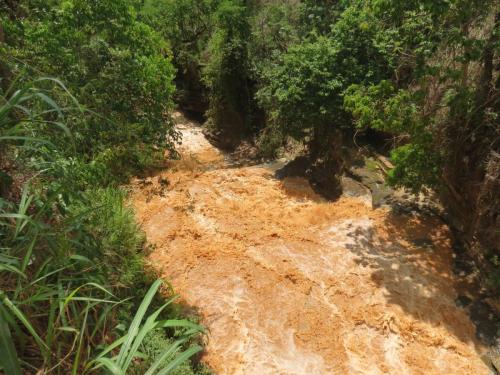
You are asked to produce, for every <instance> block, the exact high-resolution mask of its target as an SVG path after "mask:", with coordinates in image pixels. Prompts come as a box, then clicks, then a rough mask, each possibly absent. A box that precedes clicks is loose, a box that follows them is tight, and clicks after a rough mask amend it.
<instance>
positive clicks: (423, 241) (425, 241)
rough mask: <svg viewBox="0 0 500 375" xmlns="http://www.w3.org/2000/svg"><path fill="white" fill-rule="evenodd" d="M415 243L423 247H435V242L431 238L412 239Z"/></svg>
mask: <svg viewBox="0 0 500 375" xmlns="http://www.w3.org/2000/svg"><path fill="white" fill-rule="evenodd" d="M412 242H413V244H414V245H415V246H418V247H423V248H426V249H432V248H434V242H432V240H431V239H430V238H416V239H414V240H412Z"/></svg>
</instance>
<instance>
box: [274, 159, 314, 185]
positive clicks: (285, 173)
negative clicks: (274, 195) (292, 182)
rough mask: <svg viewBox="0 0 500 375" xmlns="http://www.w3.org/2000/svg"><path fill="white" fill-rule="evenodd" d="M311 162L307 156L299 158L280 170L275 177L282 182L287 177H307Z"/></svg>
mask: <svg viewBox="0 0 500 375" xmlns="http://www.w3.org/2000/svg"><path fill="white" fill-rule="evenodd" d="M310 166H311V162H310V160H309V158H307V157H306V156H298V157H296V158H295V159H293V160H292V161H291V162H289V163H287V164H286V165H285V166H284V167H282V168H280V169H278V170H277V171H276V172H275V173H274V176H275V177H276V178H277V179H279V180H282V179H284V178H286V177H306V175H307V170H308V169H309V168H310Z"/></svg>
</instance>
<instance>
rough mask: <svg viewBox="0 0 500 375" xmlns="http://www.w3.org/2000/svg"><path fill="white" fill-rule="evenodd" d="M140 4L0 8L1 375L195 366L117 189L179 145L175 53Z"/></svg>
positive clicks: (184, 329)
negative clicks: (174, 117)
mask: <svg viewBox="0 0 500 375" xmlns="http://www.w3.org/2000/svg"><path fill="white" fill-rule="evenodd" d="M137 5H138V4H137V3H135V2H134V1H129V0H113V1H87V0H85V1H83V0H82V1H80V0H72V1H51V2H45V1H39V2H37V1H29V2H17V1H14V2H7V3H3V2H2V4H1V5H0V11H1V13H0V21H1V23H0V25H1V26H0V42H1V45H0V68H1V82H0V86H1V89H0V243H1V245H0V248H1V251H0V368H3V371H4V372H5V373H6V374H9V375H10V374H21V373H41V372H43V373H57V374H70V373H71V374H83V373H102V372H103V371H104V372H107V373H113V374H125V373H138V374H143V373H145V372H146V371H148V373H149V374H166V373H172V371H174V372H175V373H177V374H193V373H194V371H195V370H193V368H192V367H191V365H190V363H189V362H186V360H187V359H188V358H189V357H190V356H192V355H193V354H194V353H196V352H198V351H199V350H201V348H200V347H199V346H196V345H192V344H193V340H194V336H195V335H197V334H198V333H200V332H201V331H202V329H201V327H199V326H198V325H196V324H193V323H191V322H190V321H187V320H183V319H175V318H177V317H179V314H178V312H177V308H176V307H175V306H174V305H172V304H171V302H172V301H173V300H169V301H164V300H163V298H162V297H160V296H159V295H158V293H157V291H158V289H159V287H160V283H159V282H155V283H154V284H152V283H153V281H154V277H153V275H149V274H148V273H147V272H146V271H145V269H144V267H145V264H144V260H143V259H144V255H143V254H144V250H146V249H147V248H146V243H145V239H144V236H143V234H142V232H141V231H140V230H139V228H138V226H137V224H136V223H135V220H134V216H133V212H132V211H131V209H130V208H128V207H126V206H125V204H124V199H125V196H126V193H125V191H124V190H123V189H121V188H119V184H121V183H122V182H125V181H126V180H127V178H128V177H129V176H131V175H133V174H136V173H139V172H142V171H143V170H145V169H148V168H152V167H155V166H156V165H158V163H159V162H161V160H162V158H163V154H164V152H165V151H166V150H170V151H174V150H173V145H174V143H175V141H176V139H177V135H176V133H175V132H174V130H173V127H172V125H171V120H170V117H169V116H170V111H171V110H172V108H173V95H174V84H173V78H174V73H175V69H174V67H173V66H172V64H171V58H170V51H169V48H168V45H167V43H166V42H165V40H164V39H163V38H162V37H161V35H159V34H157V33H156V32H155V31H154V30H153V29H152V28H151V27H150V26H148V25H147V24H145V23H144V22H141V21H140V20H139V19H138V16H137V11H138V8H137ZM33 77H41V78H33ZM43 77H58V78H57V79H55V78H43ZM150 286H151V288H150ZM148 290H149V291H148ZM164 292H165V293H169V290H168V289H167V288H164ZM141 300H142V302H141ZM168 318H170V320H169V319H168ZM139 358H140V359H139ZM200 371H204V370H200Z"/></svg>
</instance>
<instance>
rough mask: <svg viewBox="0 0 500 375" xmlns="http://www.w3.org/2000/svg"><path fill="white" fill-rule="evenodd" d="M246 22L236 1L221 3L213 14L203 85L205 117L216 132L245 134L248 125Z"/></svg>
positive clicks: (227, 0)
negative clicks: (228, 130) (206, 104)
mask: <svg viewBox="0 0 500 375" xmlns="http://www.w3.org/2000/svg"><path fill="white" fill-rule="evenodd" d="M248 21H249V20H248V13H247V8H246V7H245V6H244V4H243V2H241V1H239V0H224V1H222V2H221V3H220V5H219V6H218V8H217V11H216V12H215V13H214V33H213V35H212V37H211V39H210V41H209V43H208V46H207V55H208V61H207V64H206V66H205V68H204V70H203V82H204V83H205V84H206V86H207V88H208V92H209V102H210V105H209V110H208V117H209V119H210V123H211V125H212V127H214V128H216V129H217V128H228V127H233V128H234V129H235V130H236V131H239V132H245V131H248V129H249V126H250V124H251V89H250V87H249V80H250V69H249V60H248V40H249V36H250V25H249V22H248Z"/></svg>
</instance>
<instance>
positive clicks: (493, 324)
mask: <svg viewBox="0 0 500 375" xmlns="http://www.w3.org/2000/svg"><path fill="white" fill-rule="evenodd" d="M349 237H350V238H351V239H352V243H351V244H347V245H346V248H347V249H348V250H349V251H351V252H353V253H354V254H356V255H357V261H356V262H357V263H358V264H361V265H363V266H365V267H369V268H370V269H371V270H372V274H371V278H372V280H373V282H374V283H375V284H376V285H377V286H378V287H380V288H384V290H386V291H387V292H386V298H387V300H388V302H390V303H392V304H396V305H398V306H400V307H401V308H402V309H403V310H404V311H405V313H408V314H410V315H411V316H413V317H414V318H416V319H418V320H419V321H424V322H427V323H430V324H431V325H432V326H443V327H444V328H446V330H447V331H448V332H450V333H452V334H453V335H455V336H456V337H457V338H459V339H460V340H461V341H463V342H466V343H474V345H475V346H476V348H477V349H479V347H478V346H477V344H478V341H477V340H475V338H478V339H480V340H481V341H482V342H483V344H486V345H494V344H495V342H496V340H497V339H498V328H499V327H500V326H499V320H498V317H496V316H491V311H492V310H488V309H487V308H485V306H484V303H483V304H480V303H479V304H471V308H470V311H466V310H465V309H464V306H463V305H460V303H458V301H457V299H456V295H455V285H456V281H457V280H456V279H457V276H456V275H454V273H453V270H452V267H451V253H450V243H449V239H448V235H447V233H446V231H444V227H443V224H442V223H441V222H440V220H439V219H438V218H436V217H432V216H427V215H425V216H421V215H416V214H401V213H395V212H391V213H390V214H389V215H388V216H387V217H386V219H385V220H384V222H383V224H382V225H380V228H374V229H371V230H367V229H364V228H358V229H357V230H355V231H354V232H352V233H351V234H349ZM468 313H469V314H470V318H471V320H472V321H473V322H474V323H475V325H476V330H474V329H473V328H472V326H471V324H468V323H467V320H468V319H469V318H468V317H467V315H469V314H468ZM481 314H482V315H481ZM474 315H476V316H474ZM478 315H481V316H480V317H479V318H481V319H475V318H478Z"/></svg>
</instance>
